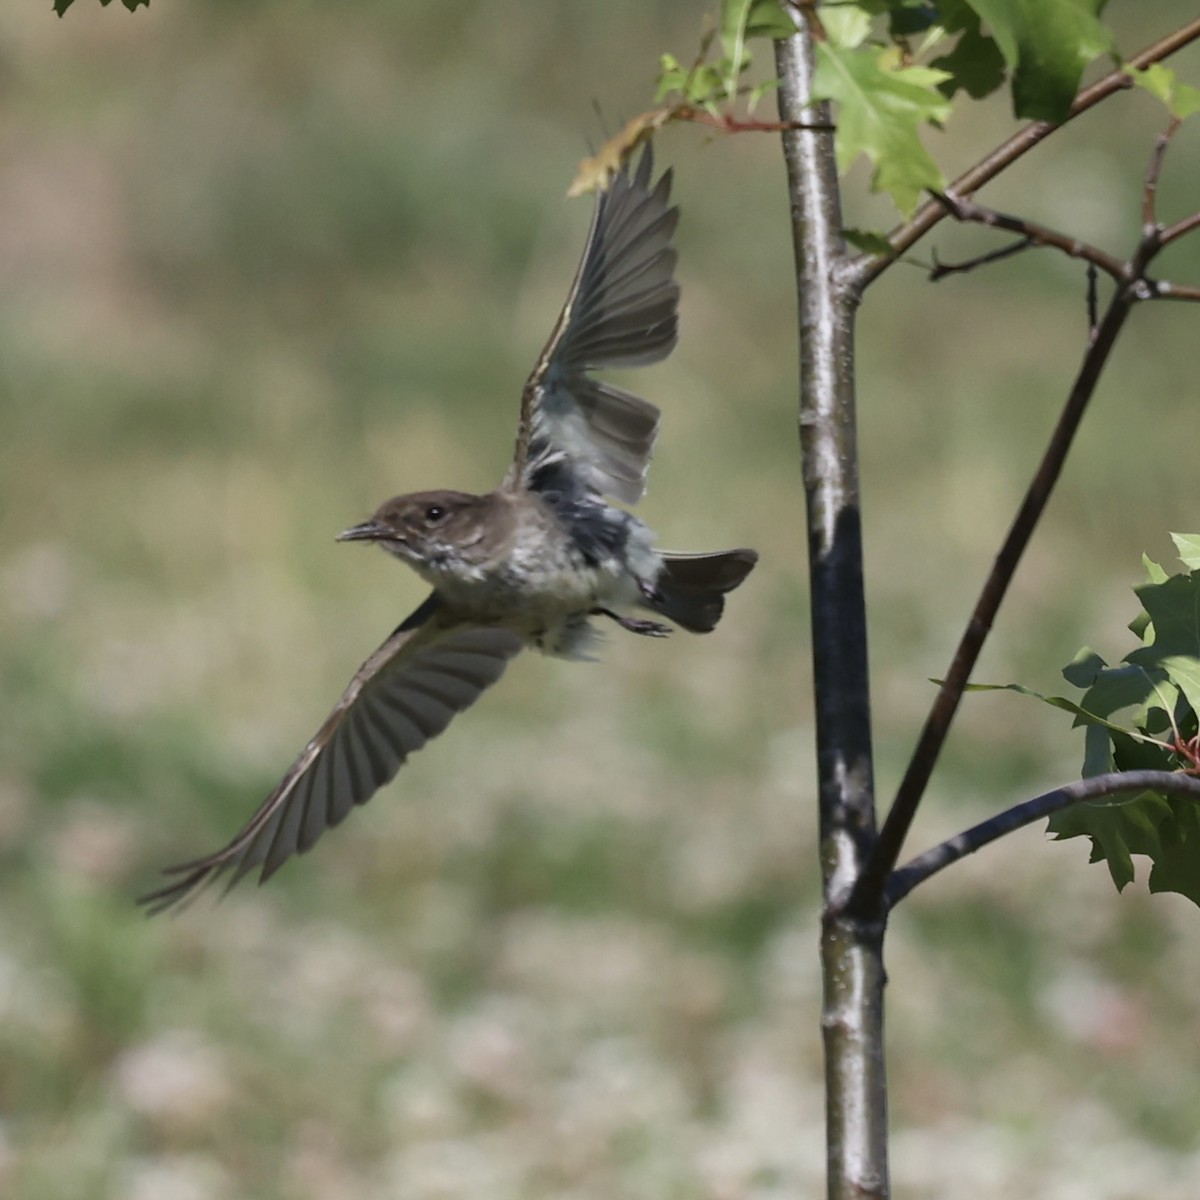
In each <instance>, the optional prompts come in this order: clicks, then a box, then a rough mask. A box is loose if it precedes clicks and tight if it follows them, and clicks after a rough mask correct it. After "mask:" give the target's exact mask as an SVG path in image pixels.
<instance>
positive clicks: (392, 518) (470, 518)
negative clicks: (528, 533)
mask: <svg viewBox="0 0 1200 1200" xmlns="http://www.w3.org/2000/svg"><path fill="white" fill-rule="evenodd" d="M495 509H496V505H495V503H494V501H493V497H492V496H490V495H489V496H475V495H472V494H471V493H469V492H450V491H437V492H413V493H411V494H410V495H407V496H394V497H393V498H392V499H391V500H388V501H387V502H386V503H384V504H382V505H380V507H379V509H378V510H377V511H376V513H375V515H374V516H373V517H371V519H370V520H369V521H364V522H362V524H361V525H354V526H352V527H351V528H350V529H347V530H345V532H343V533H339V534H338V541H339V542H376V543H378V544H379V545H380V546H382V547H383V548H384V549H385V550H387V551H389V552H390V553H392V554H394V555H396V557H397V558H401V559H403V560H404V561H405V562H407V563H409V564H410V565H411V566H414V567H418V568H421V567H425V568H428V569H432V570H439V569H440V570H446V569H449V570H451V571H453V569H454V567H455V566H456V565H463V566H471V565H474V564H477V563H480V562H484V561H486V560H487V559H488V558H490V557H491V555H492V553H493V552H494V549H495V543H496V541H497V536H498V535H499V534H502V533H504V532H507V531H506V530H499V529H497V528H496V527H495V522H494V519H493V518H494V516H495V515H496V513H495Z"/></svg>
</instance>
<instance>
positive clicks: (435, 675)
mask: <svg viewBox="0 0 1200 1200" xmlns="http://www.w3.org/2000/svg"><path fill="white" fill-rule="evenodd" d="M653 176H654V157H653V149H652V147H650V146H647V147H646V148H645V150H644V151H643V153H642V155H641V158H640V160H639V162H638V165H637V167H636V170H635V169H632V168H631V166H630V164H629V163H628V162H626V163H624V164H623V165H622V166H621V167H620V168H619V169H617V170H616V171H614V172H613V173H612V174H611V176H610V178H609V180H608V183H607V187H605V188H604V189H603V190H601V191H600V192H599V193H598V196H597V200H596V203H595V207H594V210H593V215H592V221H591V227H590V229H589V232H588V235H587V240H586V243H585V247H584V252H583V256H582V259H581V261H580V264H579V267H578V269H577V271H576V274H575V278H574V281H573V283H572V285H571V287H570V290H569V292H568V295H567V300H566V303H565V305H564V306H563V310H562V312H561V314H560V315H559V318H558V320H557V322H556V323H555V325H554V328H553V330H552V332H551V334H550V337H549V339H548V340H547V342H546V344H545V347H544V349H543V350H542V353H541V355H540V356H539V358H538V360H537V363H536V365H535V366H534V368H533V371H532V373H531V374H530V375H529V378H528V380H527V381H526V383H525V386H524V388H523V390H522V393H521V405H520V418H519V422H518V428H517V438H516V446H515V450H514V455H513V461H512V465H511V467H510V468H509V470H508V472H507V474H506V475H505V476H504V479H503V481H502V482H501V484H500V486H499V487H498V488H496V489H495V490H494V491H491V492H488V493H486V494H483V495H476V494H472V493H469V492H460V491H449V490H441V491H424V492H416V493H410V494H408V495H402V496H396V497H394V498H393V499H391V500H388V501H387V502H386V503H384V504H383V505H381V506H380V508H379V509H378V510H377V511H376V512H375V514H374V515H373V516H372V517H371V518H370V519H369V520H366V521H364V522H362V523H360V524H357V525H354V526H352V527H351V528H349V529H347V530H345V531H344V532H343V533H341V534H339V535H338V540H339V541H345V542H363V543H367V544H374V545H378V546H381V547H382V548H383V549H384V550H386V551H388V552H389V553H390V554H392V555H394V556H395V557H396V558H398V559H400V560H401V561H402V562H404V563H407V564H408V566H409V567H411V568H412V569H413V570H414V571H415V572H416V574H417V575H418V576H420V577H421V579H423V580H424V581H425V582H426V583H428V584H429V585H430V586H431V587H432V591H431V592H430V594H429V595H428V597H427V598H426V599H425V600H424V601H422V603H421V604H420V605H418V606H417V608H416V609H415V610H414V611H413V612H412V613H411V614H410V615H409V616H407V617H406V618H405V619H404V620H403V621H402V622H401V623H400V625H399V626H397V628H396V629H395V631H394V632H393V633H392V634H391V635H390V636H389V637H388V638H387V639H386V640H385V641H384V642H383V644H382V645H381V646H380V647H379V648H378V649H377V650H376V651H375V652H374V653H373V654H372V655H371V656H370V657H369V658H368V659H367V660H366V662H364V663H363V664H362V666H361V667H360V668H359V669H358V671H357V672H356V673H355V675H354V678H353V679H352V680H351V681H350V684H349V686H348V687H347V688H346V690H345V692H344V693H343V694H342V696H341V698H340V699H339V700H338V702H337V704H336V705H335V706H334V709H333V711H332V712H331V713H330V714H329V716H328V717H327V718H326V719H325V722H324V724H322V725H321V727H320V729H318V730H317V732H316V734H315V735H314V736H313V738H312V739H311V740H310V741H309V743H308V744H307V745H306V746H305V747H304V750H303V751H302V752H301V753H300V756H299V757H298V758H297V759H296V761H295V762H294V763H293V764H292V766H291V767H290V768H289V770H288V771H287V773H286V774H285V775H284V776H283V778H282V779H281V780H280V782H279V784H278V785H277V786H276V787H275V789H274V790H273V791H272V792H271V793H270V795H268V796H267V798H266V799H265V800H264V801H263V802H262V804H261V805H260V806H259V808H258V810H257V811H256V812H255V813H254V815H253V816H252V817H251V818H250V819H249V821H247V823H246V824H245V826H244V827H243V828H242V829H241V830H240V831H239V832H238V834H237V835H236V836H235V837H234V838H233V839H232V840H231V841H230V842H229V843H228V844H227V845H225V846H224V847H222V848H221V849H220V850H217V851H216V852H215V853H213V854H209V855H206V856H205V857H203V858H196V859H193V860H191V861H188V862H182V863H179V864H177V865H175V866H170V867H167V868H166V869H165V871H164V874H165V875H167V876H168V877H169V882H168V883H166V884H164V885H163V886H161V887H159V888H157V889H156V890H154V891H151V892H149V893H148V894H146V895H144V896H142V897H140V898H139V899H140V903H142V904H143V905H144V906H145V907H146V908H147V910H148V911H149V912H150V913H157V912H161V911H163V910H165V909H170V908H173V907H176V906H181V905H182V904H183V903H184V902H187V901H190V900H191V899H192V898H193V897H194V896H195V894H196V893H198V892H199V891H200V890H201V889H202V888H204V887H205V886H206V885H207V884H209V883H211V882H212V881H213V880H215V879H217V878H219V877H221V876H226V875H227V876H228V880H227V883H228V887H232V886H233V885H234V884H235V883H237V882H238V881H239V880H240V879H242V878H243V877H245V876H246V875H248V874H250V873H251V872H253V871H255V870H256V869H257V870H258V872H259V882H260V883H263V882H265V881H266V880H267V879H269V878H270V877H271V876H272V875H273V874H274V873H275V872H276V871H277V870H278V869H279V868H280V867H281V866H282V865H283V864H284V863H285V862H286V861H287V860H288V859H289V858H291V857H292V856H293V855H295V854H302V853H304V852H305V851H307V850H309V849H311V848H312V846H313V844H314V843H315V842H316V841H317V839H318V838H319V837H320V836H321V835H322V834H323V833H324V832H325V831H326V830H327V829H330V828H332V827H334V826H336V825H339V824H341V822H342V821H343V820H344V819H345V818H346V817H347V816H348V815H349V813H350V812H351V811H352V810H353V809H354V808H355V807H357V806H359V805H361V804H364V803H366V801H367V800H369V799H370V798H371V796H373V795H374V794H375V792H376V791H378V790H379V789H380V788H381V787H383V786H384V785H385V784H387V783H389V782H390V781H391V780H392V778H393V777H394V776H395V775H396V773H397V771H398V770H399V768H400V767H401V766H402V765H403V763H404V762H405V760H406V759H407V758H408V756H409V755H410V754H412V753H413V752H414V751H416V750H419V749H420V748H421V747H422V746H424V745H425V743H426V742H428V741H429V740H430V739H431V738H433V737H436V736H437V735H438V734H440V733H442V732H443V731H444V730H445V729H446V727H447V726H448V725H449V724H450V722H451V720H452V719H453V718H454V717H455V716H456V715H457V714H458V713H460V712H462V711H463V710H464V709H466V708H468V707H470V705H472V704H474V703H475V701H476V700H477V699H478V698H479V696H480V695H481V694H482V693H483V692H484V690H485V689H487V688H489V687H490V686H491V685H492V684H494V683H495V682H496V681H497V680H498V679H499V678H500V676H501V675H502V674H503V672H504V670H505V668H506V666H507V665H508V663H509V662H510V660H511V659H512V658H514V657H515V656H516V655H517V654H518V653H519V652H520V651H521V650H523V649H526V648H533V649H536V650H540V651H541V652H543V653H544V654H547V655H550V656H554V657H560V658H567V659H588V658H592V657H594V654H593V651H594V650H595V649H596V646H597V642H598V639H599V632H598V629H597V624H596V622H597V621H598V620H602V621H612V622H615V623H616V625H617V626H619V627H621V628H623V629H625V630H628V631H630V632H632V633H635V634H639V635H643V636H647V637H663V636H665V635H666V634H668V633H669V632H671V627H670V626H669V625H667V624H664V623H663V622H662V621H659V620H656V619H654V618H657V617H662V618H665V619H666V620H667V621H670V622H672V623H673V624H674V625H677V626H680V627H681V628H683V629H685V630H689V631H692V632H695V633H707V632H709V631H711V630H712V629H713V628H714V627H715V626H716V624H717V622H718V620H719V619H720V617H721V614H722V611H723V608H724V603H725V595H726V593H728V592H730V591H732V590H733V589H734V588H736V587H738V586H739V585H740V584H741V583H742V582H743V580H745V578H746V576H747V575H748V574H749V573H750V571H751V570H752V569H753V567H754V565H755V563H756V562H757V560H758V555H757V553H756V552H755V551H754V550H750V549H746V548H741V549H735V550H725V551H716V552H711V553H698V554H696V553H693V554H679V553H672V552H669V551H659V550H657V549H656V548H655V544H654V534H653V533H652V532H651V530H650V529H649V528H648V527H647V526H646V525H645V524H644V523H643V522H642V521H641V520H640V519H639V518H638V517H636V516H635V515H634V514H633V513H631V512H630V511H628V509H627V508H624V507H619V506H618V504H614V503H610V500H613V501H617V502H619V504H623V505H630V506H632V505H635V504H636V503H637V501H638V500H640V499H641V497H642V495H643V493H644V491H645V487H646V471H647V467H648V465H649V461H650V454H651V450H652V448H653V446H654V442H655V438H656V435H657V433H658V428H659V415H660V414H659V410H658V409H657V408H656V407H655V406H654V405H652V404H650V403H648V402H647V401H645V400H643V399H641V398H639V397H637V396H635V395H633V394H631V393H630V392H627V391H625V390H623V389H622V388H619V387H617V386H616V385H614V384H612V383H609V382H607V381H604V380H599V379H596V378H595V377H594V376H593V375H592V374H590V372H591V371H593V370H594V369H597V368H622V367H635V366H642V365H646V364H650V363H655V362H658V361H660V360H662V359H664V358H666V357H667V355H668V354H669V353H670V352H671V350H672V349H673V348H674V346H675V343H676V341H677V338H678V303H679V286H678V284H677V283H676V281H675V266H676V258H677V254H676V251H675V249H674V248H673V247H672V244H671V242H672V238H673V236H674V233H675V229H676V226H677V224H678V220H679V210H678V208H677V207H673V206H672V205H671V203H670V190H671V182H672V172H671V171H670V170H667V171H666V172H664V173H663V174H662V175H661V176H660V177H659V178H658V180H657V182H655V181H654V179H653ZM646 613H651V614H653V617H650V616H646V615H643V614H646ZM226 890H228V889H226Z"/></svg>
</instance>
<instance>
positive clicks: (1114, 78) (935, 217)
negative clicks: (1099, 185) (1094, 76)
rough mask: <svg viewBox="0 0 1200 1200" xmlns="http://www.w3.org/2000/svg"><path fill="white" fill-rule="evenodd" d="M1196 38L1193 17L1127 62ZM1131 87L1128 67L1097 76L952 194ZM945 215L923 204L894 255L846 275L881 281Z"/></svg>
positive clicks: (901, 230)
mask: <svg viewBox="0 0 1200 1200" xmlns="http://www.w3.org/2000/svg"><path fill="white" fill-rule="evenodd" d="M1197 38H1200V17H1198V18H1196V19H1195V20H1193V21H1189V22H1188V23H1187V24H1186V25H1184V26H1182V27H1181V28H1179V29H1176V30H1175V31H1174V32H1173V33H1169V34H1167V35H1166V37H1162V38H1159V40H1158V41H1156V42H1153V43H1152V44H1151V45H1149V46H1147V47H1146V48H1145V49H1143V50H1140V51H1138V53H1137V54H1135V55H1134V56H1133V57H1132V58H1131V59H1129V63H1128V65H1129V66H1131V67H1137V68H1139V69H1141V68H1145V67H1148V66H1150V65H1151V64H1153V63H1156V62H1161V61H1162V60H1163V59H1164V58H1168V57H1170V56H1171V55H1172V54H1174V53H1176V52H1177V51H1178V50H1181V49H1182V48H1183V47H1184V46H1186V45H1188V44H1189V43H1191V42H1194V41H1196V39H1197ZM1132 86H1133V84H1132V80H1131V79H1130V78H1129V76H1128V74H1126V72H1125V70H1124V69H1123V68H1118V69H1117V70H1115V71H1112V72H1110V73H1109V74H1108V75H1105V76H1104V78H1103V79H1098V80H1097V81H1096V82H1095V83H1093V84H1092V85H1091V86H1090V87H1087V88H1084V89H1083V91H1082V92H1080V93H1079V95H1078V96H1076V97H1075V102H1074V103H1073V104H1072V105H1071V110H1070V112H1069V113H1068V114H1067V116H1066V120H1064V121H1063V122H1062V123H1061V124H1060V125H1052V124H1051V123H1050V122H1048V121H1031V122H1030V123H1029V124H1028V125H1025V126H1024V127H1023V128H1021V129H1020V130H1018V131H1017V132H1016V133H1015V134H1013V136H1012V137H1010V138H1009V139H1008V140H1007V141H1005V142H1003V143H1001V145H999V146H997V147H996V149H995V150H993V151H992V152H991V153H990V154H988V155H987V156H986V157H984V158H982V159H981V160H980V161H979V162H977V163H976V164H975V165H974V166H973V167H971V168H969V169H968V170H966V171H964V172H963V173H962V174H961V175H960V176H959V177H958V178H957V179H956V180H954V182H953V183H952V184H950V186H949V188H948V189H947V191H950V192H953V193H954V194H955V195H957V196H968V195H970V194H971V193H972V192H975V191H977V190H978V189H979V188H981V187H982V186H983V185H984V184H985V183H987V182H988V181H989V180H991V179H994V178H995V177H996V176H997V175H999V174H1000V172H1001V171H1003V170H1005V169H1006V168H1007V167H1009V166H1011V165H1012V164H1013V163H1014V162H1016V160H1017V159H1018V158H1021V157H1022V156H1023V155H1024V154H1027V153H1028V152H1029V151H1030V150H1032V149H1033V148H1034V147H1035V146H1036V145H1038V144H1039V143H1040V142H1041V141H1043V140H1044V139H1045V138H1046V137H1048V136H1049V135H1050V134H1051V133H1053V132H1054V131H1055V130H1056V129H1059V128H1061V127H1062V125H1065V124H1066V122H1067V121H1071V120H1073V119H1074V118H1075V117H1077V116H1079V115H1081V114H1082V113H1085V112H1087V111H1088V109H1090V108H1094V107H1095V106H1096V105H1097V104H1099V103H1100V102H1101V101H1102V100H1107V99H1108V97H1109V96H1111V95H1113V93H1114V92H1119V91H1122V90H1124V89H1125V88H1128V87H1132ZM945 215H946V210H945V209H944V208H943V207H942V206H941V205H940V204H938V203H937V201H930V202H929V203H928V204H924V205H922V206H921V208H919V209H918V210H917V212H916V214H915V215H914V216H913V217H912V218H911V219H910V220H908V221H905V222H904V224H902V225H898V226H897V227H896V228H895V229H893V230H892V232H891V233H890V234H889V235H888V238H889V240H890V241H891V243H892V252H891V254H884V255H871V254H861V255H859V256H858V257H857V258H855V259H854V260H853V262H852V263H850V264H849V266H848V268H847V273H848V275H850V277H851V278H852V280H853V282H854V284H855V285H856V286H857V287H858V288H860V289H861V288H865V287H866V286H867V285H868V284H869V283H871V282H873V281H874V280H875V279H877V278H878V277H879V276H880V275H882V274H883V272H884V271H886V270H887V269H888V267H890V266H891V265H892V263H894V262H895V261H896V259H897V258H899V257H900V256H901V255H902V254H904V252H905V251H906V250H908V249H910V248H911V247H912V246H913V245H914V244H915V243H916V242H918V241H919V240H920V239H921V238H922V237H924V236H925V234H927V233H928V232H929V231H930V230H931V229H932V228H933V227H934V226H935V225H936V224H937V223H938V222H939V221H941V220H942V219H943V218H944V217H945Z"/></svg>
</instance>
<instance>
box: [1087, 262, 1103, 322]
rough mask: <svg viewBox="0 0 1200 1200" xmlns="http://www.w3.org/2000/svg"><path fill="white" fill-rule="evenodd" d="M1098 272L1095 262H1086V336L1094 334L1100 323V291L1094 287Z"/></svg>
mask: <svg viewBox="0 0 1200 1200" xmlns="http://www.w3.org/2000/svg"><path fill="white" fill-rule="evenodd" d="M1099 276H1100V272H1099V271H1097V270H1096V264H1095V263H1088V267H1087V318H1088V337H1089V338H1094V337H1095V336H1096V329H1097V327H1098V326H1099V324H1100V292H1099V289H1098V288H1097V287H1096V280H1097V279H1098V278H1099Z"/></svg>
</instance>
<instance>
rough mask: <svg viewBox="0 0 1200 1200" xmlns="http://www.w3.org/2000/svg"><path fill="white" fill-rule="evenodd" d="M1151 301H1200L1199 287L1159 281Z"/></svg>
mask: <svg viewBox="0 0 1200 1200" xmlns="http://www.w3.org/2000/svg"><path fill="white" fill-rule="evenodd" d="M1197 224H1200V222H1197ZM1150 299H1151V300H1192V301H1196V300H1200V287H1192V286H1190V285H1188V284H1182V283H1171V282H1170V280H1159V281H1158V283H1156V284H1155V285H1154V295H1153V296H1151V297H1150Z"/></svg>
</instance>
